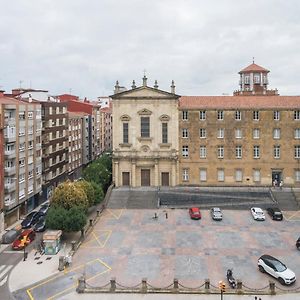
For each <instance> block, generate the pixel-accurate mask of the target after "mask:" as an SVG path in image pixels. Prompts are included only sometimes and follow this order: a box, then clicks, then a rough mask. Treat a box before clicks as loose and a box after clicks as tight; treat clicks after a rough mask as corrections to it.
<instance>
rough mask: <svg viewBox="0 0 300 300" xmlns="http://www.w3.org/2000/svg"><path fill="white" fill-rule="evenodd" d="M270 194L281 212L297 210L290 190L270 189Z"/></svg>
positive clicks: (296, 203)
mask: <svg viewBox="0 0 300 300" xmlns="http://www.w3.org/2000/svg"><path fill="white" fill-rule="evenodd" d="M272 194H273V197H274V199H275V201H276V202H277V203H278V206H279V208H280V209H281V210H298V209H299V204H298V202H297V199H296V197H295V193H293V190H292V189H291V188H282V189H279V188H275V189H274V188H272Z"/></svg>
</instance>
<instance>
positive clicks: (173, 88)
mask: <svg viewBox="0 0 300 300" xmlns="http://www.w3.org/2000/svg"><path fill="white" fill-rule="evenodd" d="M171 93H172V94H175V85H174V80H172V84H171Z"/></svg>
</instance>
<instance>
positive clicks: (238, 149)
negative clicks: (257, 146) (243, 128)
mask: <svg viewBox="0 0 300 300" xmlns="http://www.w3.org/2000/svg"><path fill="white" fill-rule="evenodd" d="M235 158H242V146H235Z"/></svg>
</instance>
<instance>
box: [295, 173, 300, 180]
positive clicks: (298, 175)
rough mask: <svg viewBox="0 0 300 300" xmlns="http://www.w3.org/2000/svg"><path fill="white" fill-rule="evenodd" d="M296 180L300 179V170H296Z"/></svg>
mask: <svg viewBox="0 0 300 300" xmlns="http://www.w3.org/2000/svg"><path fill="white" fill-rule="evenodd" d="M295 180H296V181H300V170H295Z"/></svg>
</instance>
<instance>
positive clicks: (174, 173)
mask: <svg viewBox="0 0 300 300" xmlns="http://www.w3.org/2000/svg"><path fill="white" fill-rule="evenodd" d="M176 163H177V162H176V160H174V159H172V161H171V165H172V170H171V186H176V181H177V172H178V170H176V169H177V165H176Z"/></svg>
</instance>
